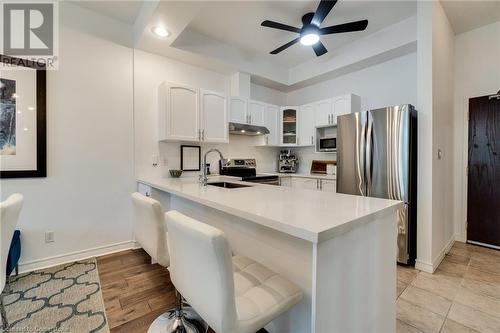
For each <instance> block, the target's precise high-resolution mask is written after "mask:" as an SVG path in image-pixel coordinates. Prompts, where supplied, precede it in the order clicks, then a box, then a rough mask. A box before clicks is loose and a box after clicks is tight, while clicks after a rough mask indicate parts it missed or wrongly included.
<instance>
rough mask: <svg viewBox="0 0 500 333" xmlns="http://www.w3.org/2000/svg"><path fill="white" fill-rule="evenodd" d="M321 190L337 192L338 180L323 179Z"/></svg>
mask: <svg viewBox="0 0 500 333" xmlns="http://www.w3.org/2000/svg"><path fill="white" fill-rule="evenodd" d="M321 190H322V191H324V192H337V182H336V181H335V180H326V179H321Z"/></svg>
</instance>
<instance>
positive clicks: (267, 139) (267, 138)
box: [266, 136, 269, 145]
mask: <svg viewBox="0 0 500 333" xmlns="http://www.w3.org/2000/svg"><path fill="white" fill-rule="evenodd" d="M268 144H269V137H268V136H266V145H268Z"/></svg>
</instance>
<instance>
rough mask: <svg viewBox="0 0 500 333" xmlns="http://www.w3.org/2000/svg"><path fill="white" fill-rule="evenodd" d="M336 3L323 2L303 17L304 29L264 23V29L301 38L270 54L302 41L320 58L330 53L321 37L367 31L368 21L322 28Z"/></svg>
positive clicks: (333, 1) (334, 1)
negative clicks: (279, 31)
mask: <svg viewBox="0 0 500 333" xmlns="http://www.w3.org/2000/svg"><path fill="white" fill-rule="evenodd" d="M336 3H337V0H321V2H320V3H319V5H318V9H316V12H315V13H307V14H305V15H304V16H302V28H295V27H292V26H289V25H286V24H282V23H278V22H274V21H269V20H265V21H264V22H262V23H261V25H262V26H263V27H269V28H274V29H280V30H286V31H291V32H296V33H298V34H299V37H297V38H295V39H294V40H292V41H290V42H288V43H286V44H285V45H282V46H280V47H278V48H277V49H276V50H273V51H271V52H270V53H271V54H278V53H280V52H281V51H283V50H285V49H287V48H289V47H290V46H292V45H294V44H296V43H298V42H299V41H300V43H301V44H302V45H307V46H312V48H313V50H314V53H316V56H318V57H319V56H322V55H323V54H325V53H326V52H328V50H327V49H326V47H325V46H324V45H323V43H321V41H320V40H319V39H320V37H319V36H321V35H331V34H338V33H343V32H351V31H363V30H365V29H366V27H367V26H368V20H361V21H356V22H350V23H344V24H338V25H332V26H329V27H324V28H321V27H320V25H321V23H322V22H323V20H324V19H325V18H326V16H327V15H328V13H330V11H331V10H332V8H333V6H335V4H336Z"/></svg>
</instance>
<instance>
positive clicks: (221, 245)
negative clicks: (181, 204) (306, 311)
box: [148, 211, 302, 333]
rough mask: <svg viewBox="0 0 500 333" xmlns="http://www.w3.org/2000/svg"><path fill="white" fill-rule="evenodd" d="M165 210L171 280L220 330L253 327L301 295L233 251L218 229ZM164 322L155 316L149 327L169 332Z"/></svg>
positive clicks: (248, 332)
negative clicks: (233, 255) (232, 252)
mask: <svg viewBox="0 0 500 333" xmlns="http://www.w3.org/2000/svg"><path fill="white" fill-rule="evenodd" d="M165 216H166V221H167V226H168V230H169V233H168V240H169V249H170V255H171V262H170V268H169V270H170V277H171V280H172V282H173V284H174V285H175V287H176V289H177V290H178V291H179V292H180V293H181V294H182V295H183V296H184V297H185V298H186V300H187V301H188V302H189V304H191V306H193V308H194V309H196V311H197V312H198V313H199V314H200V315H201V317H202V318H203V319H204V320H205V321H206V322H207V323H208V324H209V325H210V327H212V328H213V329H214V330H215V331H216V332H217V333H254V332H256V331H258V330H259V329H261V328H263V327H264V326H265V325H267V324H268V323H269V322H271V321H272V320H273V319H275V318H277V317H278V316H280V315H281V314H282V313H284V312H286V311H288V310H289V309H290V308H291V307H292V306H294V305H295V304H297V303H298V302H299V301H300V300H301V298H302V291H301V290H300V288H299V287H298V286H296V285H295V284H293V283H292V282H290V281H288V280H287V279H285V278H284V277H282V276H280V275H279V274H276V273H274V272H272V271H271V270H269V269H268V268H267V267H265V266H263V265H261V264H259V263H257V262H255V261H253V260H252V259H250V258H246V257H243V256H235V257H232V256H231V249H230V247H229V243H228V241H227V240H226V238H225V236H224V233H223V232H222V231H220V230H219V229H216V228H214V227H212V226H209V225H207V224H204V223H201V222H199V221H196V220H195V219H192V218H189V217H187V216H185V215H183V214H181V213H179V212H176V211H170V212H168V213H166V214H165ZM166 324H167V322H166V321H165V320H164V318H161V317H160V318H157V319H156V320H155V321H154V322H153V324H152V325H151V326H150V328H149V331H148V332H149V333H156V332H165V325H166ZM177 332H183V331H182V330H179V331H177Z"/></svg>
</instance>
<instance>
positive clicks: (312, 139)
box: [311, 135, 314, 145]
mask: <svg viewBox="0 0 500 333" xmlns="http://www.w3.org/2000/svg"><path fill="white" fill-rule="evenodd" d="M311 144H312V145H314V138H313V136H312V135H311Z"/></svg>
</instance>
